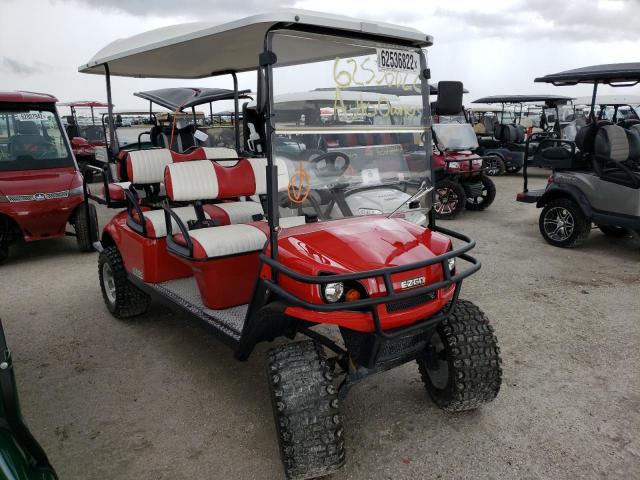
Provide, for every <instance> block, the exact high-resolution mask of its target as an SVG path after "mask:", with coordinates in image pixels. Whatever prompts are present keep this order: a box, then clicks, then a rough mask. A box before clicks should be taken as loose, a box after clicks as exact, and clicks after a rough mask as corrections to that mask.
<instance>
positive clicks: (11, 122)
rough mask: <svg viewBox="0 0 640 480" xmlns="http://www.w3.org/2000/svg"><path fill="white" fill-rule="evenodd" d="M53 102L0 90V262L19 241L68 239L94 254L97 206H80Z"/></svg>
mask: <svg viewBox="0 0 640 480" xmlns="http://www.w3.org/2000/svg"><path fill="white" fill-rule="evenodd" d="M56 101H57V100H56V98H55V97H53V96H51V95H46V94H40V93H30V92H6V93H5V92H0V262H2V261H4V260H6V259H7V258H8V256H9V246H10V245H11V244H12V243H15V242H18V241H22V240H24V241H27V242H31V241H35V240H44V239H49V238H55V237H60V236H64V235H72V236H75V237H76V239H77V241H78V246H79V247H80V250H82V251H92V243H93V241H94V240H95V239H96V238H97V237H98V235H97V231H98V225H97V219H96V213H95V206H93V205H91V206H87V205H85V203H84V190H83V186H82V185H83V178H82V174H81V173H80V172H79V171H78V166H77V164H76V162H75V159H74V157H73V153H72V151H71V148H70V145H69V140H68V138H67V135H66V133H65V132H64V129H63V128H62V123H61V122H60V118H59V116H58V112H57V110H56V105H55V102H56ZM67 224H70V225H72V226H73V229H74V233H72V232H67V230H66V227H67Z"/></svg>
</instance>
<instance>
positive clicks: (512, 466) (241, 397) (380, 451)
mask: <svg viewBox="0 0 640 480" xmlns="http://www.w3.org/2000/svg"><path fill="white" fill-rule="evenodd" d="M544 178H545V177H544V174H543V173H541V172H539V175H538V176H537V178H535V179H534V180H533V183H534V186H535V184H536V183H537V184H540V185H542V184H543V183H544ZM496 183H497V185H498V195H497V198H496V202H495V204H494V205H493V206H492V207H491V208H490V209H489V210H488V211H485V212H465V213H464V214H463V215H462V216H460V217H459V219H458V220H455V221H452V222H448V223H447V225H446V226H448V227H454V228H455V229H458V230H460V231H462V232H464V233H466V234H468V235H471V236H472V237H474V238H475V239H476V240H477V243H478V246H477V248H476V249H475V254H476V255H477V256H478V257H479V258H480V259H481V260H482V262H483V268H482V270H481V271H480V272H479V273H478V274H476V275H475V276H473V277H472V278H471V279H469V280H467V281H466V283H465V286H464V288H463V293H462V295H463V297H465V298H467V299H469V300H472V301H474V302H476V303H477V304H478V305H479V306H480V307H481V308H482V309H483V310H484V311H485V312H486V313H487V314H488V316H489V318H490V319H492V322H493V324H494V326H495V329H496V333H497V336H498V339H499V342H500V345H501V348H502V356H503V360H504V382H503V388H502V391H501V392H500V395H499V396H498V398H497V399H496V400H495V401H494V402H493V403H492V404H489V405H487V406H485V407H484V408H482V409H481V410H479V411H476V412H471V413H464V414H457V415H451V414H447V413H444V412H442V411H440V410H439V409H437V408H436V407H435V406H434V405H433V404H432V403H431V402H430V400H429V399H428V398H427V396H426V393H425V391H424V389H423V387H422V384H421V381H420V377H419V375H418V369H417V367H416V365H414V364H408V365H405V366H404V367H401V368H398V369H396V370H393V371H391V372H387V373H385V374H382V375H379V376H377V377H373V378H370V379H368V380H367V381H365V382H363V383H361V384H360V385H358V386H356V387H355V388H354V389H353V390H352V391H351V393H350V396H349V397H348V399H347V401H346V404H345V405H344V413H345V419H346V420H345V423H346V428H345V433H346V437H347V438H346V440H347V464H346V466H345V467H344V468H343V469H342V470H341V471H340V472H339V473H338V474H336V475H334V476H332V477H331V479H332V480H337V479H374V478H375V479H417V478H442V479H464V478H473V479H484V478H505V479H511V478H536V479H537V478H553V479H564V478H567V479H575V478H625V479H626V478H640V375H639V374H638V365H639V364H640V349H639V348H638V346H639V345H640V326H639V323H640V322H639V320H640V313H639V312H640V295H639V294H640V268H639V265H640V241H638V240H634V239H622V240H619V239H610V238H607V237H605V236H604V235H602V234H601V233H600V232H599V231H597V230H595V231H593V232H592V234H591V236H590V238H589V239H588V240H587V242H586V243H585V245H584V246H583V247H581V248H579V249H577V250H563V249H558V248H553V247H551V246H549V245H547V244H546V243H545V242H544V241H543V240H542V237H541V236H540V234H539V232H538V226H537V221H538V214H539V211H537V210H536V209H535V208H534V207H533V206H531V205H524V204H519V203H516V202H515V201H514V195H515V192H516V191H518V190H519V189H520V188H521V178H520V177H515V176H511V177H509V176H507V177H501V178H498V179H496ZM111 213H112V212H109V211H108V210H106V209H100V217H101V220H102V223H104V222H106V221H107V220H108V218H109V217H110V214H111ZM13 252H14V254H15V256H14V257H13V258H12V259H11V260H10V262H9V263H8V264H6V265H4V266H2V267H0V317H2V321H3V323H4V326H5V330H6V334H7V338H8V342H9V345H10V346H11V348H12V350H13V355H14V363H15V370H16V374H17V381H18V387H19V390H20V394H21V401H22V407H23V413H24V415H25V417H26V418H27V420H28V422H29V424H30V426H31V428H32V430H33V431H34V432H35V434H36V437H37V438H38V439H39V440H40V442H41V443H42V444H43V446H44V448H45V449H46V451H47V452H48V454H49V457H50V459H51V461H52V463H53V464H54V466H55V468H56V469H57V471H58V472H59V474H60V478H61V479H81V480H91V479H99V480H104V479H114V480H115V479H134V478H135V479H172V480H177V479H205V478H216V479H217V478H220V479H267V478H269V479H271V478H281V477H282V475H283V473H282V467H281V465H280V459H279V452H278V446H277V440H276V435H275V428H274V425H273V420H272V414H271V406H270V401H269V397H268V391H267V384H266V377H265V374H264V355H265V352H266V350H267V349H268V348H269V345H264V344H263V345H260V346H259V347H258V349H257V351H256V352H255V354H254V355H253V356H252V358H251V359H250V360H249V361H248V362H246V363H238V362H236V361H235V360H234V359H233V358H232V356H231V351H230V350H229V349H227V347H225V346H224V345H223V344H222V343H220V342H218V341H216V340H215V339H214V338H213V337H212V336H210V335H209V334H207V333H205V332H204V330H203V329H202V328H200V327H199V326H198V325H196V324H194V323H193V322H192V321H190V320H189V319H188V318H187V317H185V316H184V315H182V314H178V313H173V312H171V311H170V310H168V309H167V308H166V307H164V306H162V305H160V304H154V305H153V307H152V308H151V310H150V311H149V312H148V313H147V314H146V315H144V316H143V317H141V318H139V319H136V320H132V321H118V320H116V319H114V318H112V317H111V316H110V315H109V314H108V313H107V310H106V308H105V307H104V305H103V301H102V298H101V294H100V289H99V285H98V278H97V255H96V254H80V253H78V252H77V250H76V246H75V240H74V239H73V238H65V239H60V240H53V241H48V242H43V243H38V244H32V245H25V246H21V247H18V248H16V249H14V250H13Z"/></svg>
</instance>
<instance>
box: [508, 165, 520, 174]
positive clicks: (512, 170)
mask: <svg viewBox="0 0 640 480" xmlns="http://www.w3.org/2000/svg"><path fill="white" fill-rule="evenodd" d="M506 168H507V173H518V172H519V171H520V170H522V167H515V166H507V167H506Z"/></svg>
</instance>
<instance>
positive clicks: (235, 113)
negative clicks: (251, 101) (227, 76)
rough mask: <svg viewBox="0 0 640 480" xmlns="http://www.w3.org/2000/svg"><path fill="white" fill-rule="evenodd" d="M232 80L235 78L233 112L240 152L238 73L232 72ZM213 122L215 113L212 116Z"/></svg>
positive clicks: (237, 145) (237, 149)
mask: <svg viewBox="0 0 640 480" xmlns="http://www.w3.org/2000/svg"><path fill="white" fill-rule="evenodd" d="M231 78H233V109H234V110H233V111H234V117H233V118H234V121H233V125H234V127H235V134H236V152H239V151H240V122H239V116H240V113H239V106H238V102H239V98H238V76H237V75H236V72H231ZM211 117H212V121H213V113H212V115H211Z"/></svg>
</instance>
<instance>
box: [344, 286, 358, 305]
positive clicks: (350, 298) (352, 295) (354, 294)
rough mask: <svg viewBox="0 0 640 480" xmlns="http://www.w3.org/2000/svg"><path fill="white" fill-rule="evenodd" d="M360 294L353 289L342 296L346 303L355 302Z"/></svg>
mask: <svg viewBox="0 0 640 480" xmlns="http://www.w3.org/2000/svg"><path fill="white" fill-rule="evenodd" d="M360 297H361V295H360V292H359V291H358V290H356V289H355V288H350V289H349V290H347V293H346V294H345V296H344V299H345V300H346V301H347V302H353V301H355V300H360Z"/></svg>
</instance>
